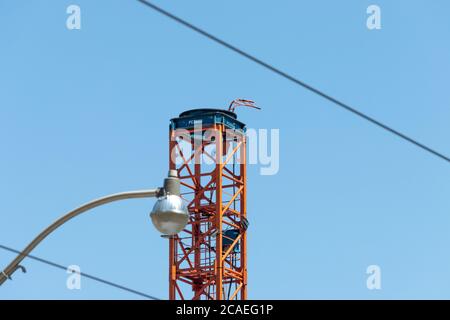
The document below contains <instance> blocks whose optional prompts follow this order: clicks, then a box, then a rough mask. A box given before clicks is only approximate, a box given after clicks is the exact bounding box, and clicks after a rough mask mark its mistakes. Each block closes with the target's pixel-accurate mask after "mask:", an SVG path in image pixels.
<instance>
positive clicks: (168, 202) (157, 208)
mask: <svg viewBox="0 0 450 320" xmlns="http://www.w3.org/2000/svg"><path fill="white" fill-rule="evenodd" d="M150 218H151V219H152V223H153V225H154V226H155V228H156V229H157V230H158V231H159V232H161V233H162V234H164V235H175V234H177V233H179V232H180V231H181V230H183V229H184V227H185V226H186V224H187V223H188V221H189V212H188V210H187V208H186V205H185V204H184V203H183V199H181V197H180V180H179V179H178V177H177V173H176V171H175V170H171V171H170V172H169V177H168V178H166V179H165V180H164V188H163V189H162V195H161V196H160V197H158V200H157V201H156V203H155V205H154V206H153V210H152V212H151V213H150Z"/></svg>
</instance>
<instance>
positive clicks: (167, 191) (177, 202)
mask: <svg viewBox="0 0 450 320" xmlns="http://www.w3.org/2000/svg"><path fill="white" fill-rule="evenodd" d="M154 197H157V201H156V203H155V205H154V207H153V210H152V212H151V213H150V217H151V220H152V223H153V225H154V226H155V228H156V229H157V230H158V231H159V232H161V233H162V234H163V235H166V236H172V235H175V234H177V233H178V232H180V231H181V230H183V229H184V227H185V226H186V224H187V223H188V221H189V213H188V210H187V208H186V206H185V205H184V203H183V200H182V199H181V197H180V180H179V179H178V175H177V171H176V170H170V171H169V175H168V177H167V178H166V179H164V186H163V187H161V188H156V189H150V190H140V191H129V192H122V193H117V194H113V195H109V196H106V197H103V198H100V199H97V200H94V201H91V202H89V203H86V204H84V205H82V206H81V207H78V208H77V209H75V210H73V211H70V212H69V213H67V214H66V215H64V216H62V217H61V218H59V219H58V220H56V221H55V222H54V223H53V224H51V225H50V226H48V227H47V228H46V229H45V230H44V231H42V232H41V233H40V234H39V235H38V236H37V237H36V238H35V239H34V240H33V241H31V242H30V244H29V245H28V246H27V247H26V248H25V249H24V250H23V251H22V252H21V253H20V254H19V255H18V256H17V257H16V258H15V259H14V260H13V261H12V262H11V263H10V264H9V265H8V266H7V267H6V268H5V269H4V270H3V271H1V273H0V286H1V285H2V284H3V283H4V282H5V281H6V280H7V279H11V275H12V274H13V273H14V272H15V271H16V270H17V269H21V270H22V271H24V272H25V268H24V267H22V266H21V265H20V262H22V260H23V259H24V258H25V257H26V256H28V255H29V254H30V252H31V251H32V250H33V249H34V248H35V247H36V246H37V245H38V244H39V243H41V242H42V240H44V239H45V238H46V237H47V236H48V235H49V234H50V233H52V232H53V231H55V230H56V229H57V228H58V227H60V226H61V225H63V224H64V223H66V222H67V221H69V220H70V219H72V218H74V217H76V216H78V215H80V214H81V213H83V212H86V211H88V210H90V209H93V208H95V207H98V206H101V205H104V204H107V203H110V202H114V201H119V200H124V199H136V198H154Z"/></svg>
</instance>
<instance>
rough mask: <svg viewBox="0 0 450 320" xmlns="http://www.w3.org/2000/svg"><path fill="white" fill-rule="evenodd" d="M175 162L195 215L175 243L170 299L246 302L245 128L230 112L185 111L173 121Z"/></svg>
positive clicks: (171, 252)
mask: <svg viewBox="0 0 450 320" xmlns="http://www.w3.org/2000/svg"><path fill="white" fill-rule="evenodd" d="M169 163H170V169H176V170H177V171H178V176H179V177H180V181H181V185H182V192H181V195H182V197H183V199H184V200H185V201H186V205H187V207H188V210H189V213H190V221H189V223H188V225H187V226H186V228H185V229H184V230H183V231H182V232H180V233H179V234H178V235H176V236H172V237H171V238H170V240H169V241H170V245H169V298H170V299H171V300H176V299H181V300H185V299H194V300H199V299H201V300H243V299H246V298H247V239H246V238H247V235H246V231H247V227H248V221H247V219H246V136H245V124H243V123H242V122H240V121H238V120H237V116H236V114H235V113H234V112H232V111H229V110H228V111H227V110H220V109H196V110H190V111H186V112H183V113H182V114H180V116H179V117H178V118H174V119H172V120H171V122H170V160H169Z"/></svg>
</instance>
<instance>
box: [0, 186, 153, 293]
mask: <svg viewBox="0 0 450 320" xmlns="http://www.w3.org/2000/svg"><path fill="white" fill-rule="evenodd" d="M160 192H161V188H156V189H150V190H140V191H129V192H122V193H117V194H113V195H109V196H106V197H103V198H100V199H97V200H94V201H91V202H89V203H86V204H84V205H82V206H81V207H79V208H77V209H75V210H73V211H70V212H69V213H67V214H66V215H64V216H62V217H61V218H59V219H58V220H56V221H55V222H54V223H52V224H51V225H50V226H48V227H47V228H46V229H45V230H44V231H42V232H41V233H40V234H39V235H38V236H37V237H36V238H35V239H34V240H33V241H31V243H30V244H29V245H28V246H27V247H26V248H25V249H24V250H23V251H22V252H21V253H20V254H19V255H18V256H17V257H16V258H15V259H14V260H13V261H12V262H11V263H10V264H9V265H8V266H7V267H6V268H5V269H4V270H3V271H2V272H1V273H0V286H1V285H2V284H3V283H4V282H5V281H6V280H7V279H10V278H11V275H12V274H13V273H14V272H15V271H16V270H17V269H19V268H21V266H20V265H19V264H20V262H22V260H23V259H24V258H25V257H26V256H27V255H29V254H30V252H31V251H32V250H33V249H34V248H35V247H36V246H37V245H38V244H39V243H41V241H42V240H44V239H45V238H46V237H47V236H48V235H49V234H50V233H52V232H53V231H55V230H56V229H57V228H58V227H60V226H61V225H63V224H64V223H66V222H67V221H69V220H70V219H72V218H74V217H76V216H78V215H80V214H81V213H83V212H86V211H88V210H90V209H93V208H95V207H98V206H101V205H104V204H107V203H110V202H113V201H119V200H124V199H136V198H153V197H156V196H158V194H159V193H160Z"/></svg>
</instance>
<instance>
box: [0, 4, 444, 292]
mask: <svg viewBox="0 0 450 320" xmlns="http://www.w3.org/2000/svg"><path fill="white" fill-rule="evenodd" d="M154 3H156V4H158V5H161V6H162V7H163V8H165V9H167V10H169V11H171V12H173V13H175V14H177V15H179V16H181V17H183V18H185V19H187V20H188V21H190V22H192V23H194V24H196V25H197V26H199V27H201V28H204V29H206V30H208V31H209V32H211V33H213V34H214V35H217V36H219V37H220V38H222V39H224V40H226V41H229V42H231V43H232V44H234V45H236V46H238V47H240V48H241V49H243V50H245V51H247V52H249V53H251V54H254V55H256V56H257V57H259V58H260V59H262V60H264V61H267V62H269V63H271V64H273V65H275V66H277V67H279V68H280V69H282V70H285V71H287V72H289V73H290V74H292V75H294V76H296V77H298V78H299V79H301V80H303V81H306V82H307V83H310V84H311V85H313V86H316V87H318V88H319V89H321V90H323V91H325V92H327V93H328V94H330V95H332V96H335V97H336V98H338V99H340V100H342V101H344V102H346V103H348V104H350V105H352V106H355V107H356V108H358V109H359V110H361V111H363V112H365V113H367V114H369V115H371V116H373V117H375V118H377V119H379V120H381V121H383V122H385V123H387V124H389V125H391V126H393V127H395V128H396V129H398V130H400V131H402V132H403V133H406V134H408V135H410V136H412V137H414V138H416V139H418V140H419V141H421V142H423V143H425V144H427V145H429V146H430V147H432V148H435V149H437V150H440V151H441V152H442V153H444V154H447V155H449V154H450V145H449V142H448V141H449V137H450V126H449V125H448V123H449V119H450V91H449V90H448V83H449V80H450V59H449V58H448V57H449V56H450V43H449V41H448V40H447V39H448V37H449V33H450V20H449V19H448V12H449V10H450V4H449V3H448V1H444V0H435V1H431V2H430V1H406V0H401V1H400V0H399V1H382V0H377V1H365V0H352V1H339V2H338V1H331V0H329V1H325V0H320V1H294V0H290V1H281V2H277V3H275V2H274V1H255V0H253V1H235V0H230V1H226V2H217V1H214V2H212V1H181V0H176V1H156V0H155V1H154ZM70 4H77V5H79V6H80V7H81V19H82V28H81V30H72V31H70V30H68V29H67V28H66V18H67V14H66V8H67V6H69V5H70ZM370 4H377V5H379V6H380V7H381V12H382V29H381V30H375V31H369V30H368V29H367V28H366V18H367V14H366V8H367V7H368V6H369V5H370ZM0 41H1V42H0V43H1V45H0V49H1V50H0V148H1V152H0V194H1V197H0V199H1V201H0V221H1V222H0V244H2V245H7V246H10V247H14V248H17V249H22V248H23V247H24V246H25V245H26V244H27V243H28V242H29V241H30V240H31V239H32V238H33V237H34V236H35V235H36V234H37V233H38V232H40V231H41V230H42V229H43V228H44V227H46V226H47V225H48V224H49V223H51V222H53V221H54V220H55V219H56V218H57V217H59V216H60V215H61V214H63V213H64V212H67V211H69V210H71V209H73V208H75V207H77V206H79V205H80V204H82V203H84V202H86V201H89V200H91V199H94V198H97V197H99V196H102V195H106V194H109V193H114V192H120V191H127V190H134V189H140V188H151V187H155V186H158V185H160V184H161V181H162V179H163V177H164V176H165V174H166V171H167V150H168V143H167V136H168V121H169V119H170V118H171V117H174V116H177V115H178V114H179V113H180V112H182V111H184V110H186V109H189V108H195V107H225V106H227V105H228V103H229V102H230V101H231V100H232V99H234V98H238V97H242V98H249V99H253V100H255V101H256V102H257V104H258V105H259V106H261V107H262V108H263V110H262V111H260V112H256V111H254V110H239V111H238V112H239V119H240V120H241V121H243V122H245V123H247V125H248V126H249V127H251V128H266V129H271V128H276V129H280V171H279V173H278V174H277V175H274V176H261V175H260V174H259V169H260V168H259V167H258V166H251V167H250V168H249V177H248V216H249V220H250V223H251V226H250V229H249V234H248V239H249V245H248V246H249V248H248V250H249V256H248V260H249V298H253V299H271V298H273V299H314V298H323V299H349V298H353V299H380V298H381V299H393V298H402V299H407V298H412V299H416V298H425V299H431V298H447V299H448V298H450V253H449V250H448V247H449V246H450V233H449V232H448V230H449V227H450V197H449V196H448V195H449V192H450V183H449V177H450V165H449V163H446V162H445V161H443V160H441V159H438V158H436V157H433V156H431V155H430V154H428V153H426V152H424V151H422V150H420V149H418V148H417V147H415V146H413V145H411V144H408V143H405V142H404V141H402V140H400V139H399V138H397V137H395V136H392V135H391V134H389V133H387V132H385V131H383V130H381V129H379V128H377V127H374V126H373V125H371V124H369V123H367V122H365V121H363V120H361V119H359V118H356V117H355V116H353V115H352V114H350V113H348V112H346V111H344V110H341V109H339V108H337V107H336V106H334V105H332V104H330V103H329V102H327V101H325V100H323V99H322V98H320V97H318V96H316V95H314V94H312V93H310V92H307V91H305V90H304V89H302V88H300V87H298V86H296V85H294V84H292V83H290V82H288V81H286V80H285V79H283V78H280V77H279V76H277V75H275V74H273V73H271V72H269V71H268V70H265V69H263V68H261V67H260V66H258V65H255V64H254V63H252V62H250V61H248V60H245V59H244V58H242V57H240V56H238V55H236V54H235V53H232V52H230V51H228V50H226V49H225V48H223V47H220V46H218V45H217V44H215V43H213V42H211V41H209V40H207V39H205V38H203V37H201V36H199V35H198V34H195V33H193V32H192V31H190V30H187V29H185V28H183V27H182V26H180V25H178V24H175V23H174V22H173V21H170V20H168V19H167V18H165V17H163V16H161V15H160V14H158V13H156V12H154V11H152V10H150V9H148V8H146V7H144V6H143V5H141V4H140V3H138V2H137V1H132V0H129V1H118V0H115V1H111V0H110V1H106V0H96V1H87V0H72V1H58V2H55V1H50V0H45V1H44V0H42V1H23V0H22V1H11V0H10V1H7V0H4V1H1V2H0ZM152 205H153V201H152V200H131V201H129V202H122V203H116V204H111V205H108V206H105V207H102V208H99V209H96V210H95V212H91V213H88V214H86V215H84V216H81V217H79V218H77V219H75V220H73V221H71V222H70V223H68V224H67V225H65V226H64V227H63V228H61V229H60V230H58V231H57V232H55V233H54V234H52V235H51V236H50V237H49V238H47V239H46V240H45V242H43V243H42V245H41V246H39V247H38V248H37V249H36V250H35V251H34V254H35V255H37V256H39V257H41V258H45V259H49V260H51V261H55V262H58V263H60V264H63V265H71V264H77V265H79V266H80V267H81V271H82V272H86V273H89V274H93V275H97V276H100V277H102V278H105V279H108V280H111V281H114V282H117V283H119V284H123V285H126V286H129V287H131V288H133V289H136V290H140V291H143V292H146V293H148V294H151V295H154V296H157V297H160V298H163V299H165V298H167V296H168V290H167V282H168V281H167V280H168V267H167V259H168V244H167V242H166V240H164V239H162V238H160V237H159V235H158V234H157V232H156V231H155V230H154V229H153V227H152V225H151V222H150V219H149V218H148V213H149V211H150V210H151V207H152ZM13 257H14V256H13V254H11V253H8V252H5V251H0V268H3V267H4V266H6V265H7V264H8V263H9V261H10V260H11V259H12V258H13ZM23 264H24V265H25V266H26V267H27V269H28V273H27V274H20V273H16V274H15V275H14V280H13V281H12V282H8V283H7V284H5V285H4V286H2V288H1V290H0V299H23V298H26V299H136V298H138V299H139V297H138V296H135V295H133V294H131V293H126V292H123V291H121V290H118V289H114V288H111V287H108V286H106V285H104V284H100V283H97V282H94V281H92V280H89V279H83V280H82V290H79V291H77V290H72V291H71V290H68V289H67V288H66V278H67V274H66V273H65V272H64V271H62V270H58V269H54V268H52V267H49V266H47V265H43V264H41V263H39V262H35V261H32V260H29V259H28V260H26V261H25V262H24V263H23ZM373 264H376V265H379V266H380V268H381V272H382V289H381V290H368V289H367V288H366V278H367V275H366V268H367V266H369V265H373Z"/></svg>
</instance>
